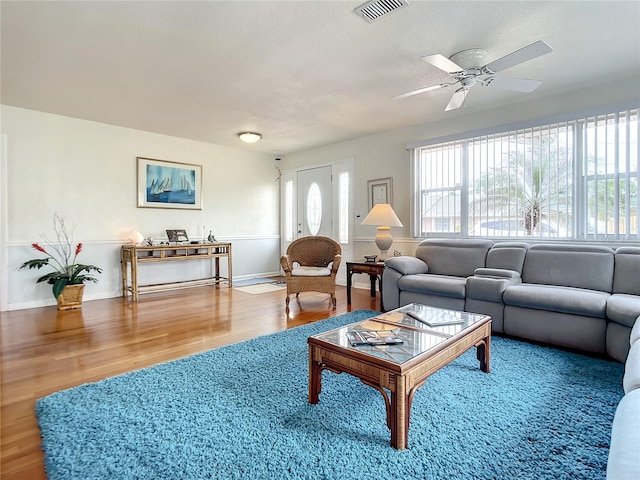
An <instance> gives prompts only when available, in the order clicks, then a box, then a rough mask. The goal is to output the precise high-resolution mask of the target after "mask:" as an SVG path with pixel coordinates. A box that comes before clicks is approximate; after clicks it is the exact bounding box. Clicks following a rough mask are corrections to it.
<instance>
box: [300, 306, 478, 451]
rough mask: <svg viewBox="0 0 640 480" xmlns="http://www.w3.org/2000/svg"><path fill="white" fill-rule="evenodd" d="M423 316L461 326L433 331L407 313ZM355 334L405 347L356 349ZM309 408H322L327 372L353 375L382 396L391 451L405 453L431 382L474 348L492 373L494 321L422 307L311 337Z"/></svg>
mask: <svg viewBox="0 0 640 480" xmlns="http://www.w3.org/2000/svg"><path fill="white" fill-rule="evenodd" d="M409 311H413V312H416V313H419V314H420V316H422V318H426V319H427V320H429V321H430V322H431V323H433V322H436V321H441V322H447V321H450V322H458V323H455V324H449V325H443V326H433V327H430V326H428V325H426V324H424V323H422V322H420V321H418V320H416V319H414V318H412V317H410V316H408V315H407V314H406V313H407V312H409ZM350 331H378V332H383V333H381V335H385V333H384V332H392V333H393V334H394V335H395V336H397V337H400V339H402V340H403V342H404V343H402V344H398V345H385V346H369V345H363V346H355V347H354V346H351V344H350V343H349V340H348V339H347V332H350ZM308 343H309V403H312V404H317V403H318V402H319V395H320V392H321V390H322V371H323V370H329V371H331V372H334V373H343V372H345V373H349V374H351V375H353V376H355V377H357V378H359V379H360V381H362V383H364V384H365V385H369V386H371V387H373V388H375V389H376V390H378V391H379V392H380V393H381V394H382V396H383V398H384V402H385V406H386V411H387V426H388V427H389V429H390V430H391V446H393V447H395V448H397V449H399V450H402V449H405V448H407V445H408V439H409V416H410V413H411V402H412V400H413V396H414V394H415V393H416V391H417V390H418V388H420V387H421V386H422V385H424V383H425V382H426V380H427V378H428V377H429V376H430V375H432V374H433V373H435V372H436V371H438V370H439V369H440V368H442V367H444V366H445V365H447V364H449V363H450V362H451V361H453V360H454V359H456V358H457V357H459V356H460V355H462V354H463V353H464V352H466V351H467V350H469V349H470V348H472V347H476V348H477V358H478V360H479V361H480V369H481V370H482V371H483V372H486V373H489V371H490V350H491V317H489V316H487V315H479V314H474V313H467V312H458V311H455V310H446V309H441V308H435V307H428V306H424V305H418V304H410V305H406V306H404V307H401V308H398V309H396V310H392V311H390V312H387V313H384V314H380V315H378V316H376V317H373V318H370V319H368V320H365V321H362V322H357V323H352V324H350V325H345V326H344V327H340V328H336V329H334V330H330V331H328V332H324V333H320V334H318V335H314V336H312V337H309V339H308Z"/></svg>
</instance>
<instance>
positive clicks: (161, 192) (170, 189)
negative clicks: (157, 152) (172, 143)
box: [136, 157, 202, 210]
mask: <svg viewBox="0 0 640 480" xmlns="http://www.w3.org/2000/svg"><path fill="white" fill-rule="evenodd" d="M136 160H137V172H138V179H137V186H138V191H137V194H138V208H180V209H186V210H202V165H194V164H190V163H180V162H172V161H169V160H158V159H155V158H145V157H136Z"/></svg>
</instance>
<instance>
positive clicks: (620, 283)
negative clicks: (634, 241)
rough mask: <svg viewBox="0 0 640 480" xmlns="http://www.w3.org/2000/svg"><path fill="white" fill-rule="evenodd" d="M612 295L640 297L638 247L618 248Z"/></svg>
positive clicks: (639, 256) (639, 249) (639, 258)
mask: <svg viewBox="0 0 640 480" xmlns="http://www.w3.org/2000/svg"><path fill="white" fill-rule="evenodd" d="M615 265H616V269H615V274H614V277H613V293H628V294H630V295H640V281H639V280H638V279H639V278H640V247H620V248H618V249H617V250H616V256H615Z"/></svg>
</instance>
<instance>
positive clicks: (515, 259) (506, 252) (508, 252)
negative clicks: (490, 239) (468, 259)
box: [486, 242, 529, 274]
mask: <svg viewBox="0 0 640 480" xmlns="http://www.w3.org/2000/svg"><path fill="white" fill-rule="evenodd" d="M528 248H529V245H528V244H526V243H519V242H500V243H496V244H495V245H494V246H493V247H491V250H489V253H487V262H486V265H487V267H488V268H500V269H503V270H514V271H516V272H518V273H519V274H522V265H524V258H525V255H526V254H527V249H528Z"/></svg>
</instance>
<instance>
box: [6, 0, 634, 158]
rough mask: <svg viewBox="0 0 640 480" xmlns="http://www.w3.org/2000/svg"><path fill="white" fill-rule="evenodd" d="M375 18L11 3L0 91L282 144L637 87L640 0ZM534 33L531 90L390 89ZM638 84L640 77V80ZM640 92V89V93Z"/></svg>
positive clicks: (415, 83) (322, 11) (51, 107)
mask: <svg viewBox="0 0 640 480" xmlns="http://www.w3.org/2000/svg"><path fill="white" fill-rule="evenodd" d="M408 1H409V5H408V6H407V7H405V8H402V9H400V10H398V11H396V12H392V13H390V14H388V15H386V16H385V17H383V18H381V19H380V20H377V21H375V22H374V23H371V24H369V23H366V22H365V21H364V20H363V19H362V18H360V17H358V16H357V15H356V14H355V13H353V10H354V9H355V8H356V7H357V6H359V5H360V4H362V3H364V2H351V1H196V2H191V1H190V2H186V1H173V2H166V1H162V2H156V1H135V2H133V1H131V2H123V1H108V2H96V1H78V2H73V1H66V2H57V1H45V2H21V1H18V2H16V1H11V2H6V1H2V4H1V12H0V13H1V17H2V18H1V21H2V24H1V29H2V30H1V35H2V36H1V40H2V57H1V61H2V65H1V67H2V70H1V74H2V90H1V100H2V103H3V104H6V105H13V106H18V107H23V108H28V109H34V110H39V111H44V112H51V113H56V114H61V115H67V116H71V117H77V118H82V119H87V120H94V121H97V122H103V123H108V124H113V125H120V126H124V127H130V128H135V129H140V130H146V131H151V132H157V133H162V134H166V135H174V136H178V137H183V138H189V139H194V140H201V141H204V142H210V143H215V144H220V145H228V146H235V147H238V146H240V145H241V144H240V142H239V140H238V139H237V137H236V134H237V133H238V132H240V131H243V130H254V131H258V132H261V133H262V134H263V136H264V138H263V140H262V141H261V142H259V143H257V144H254V145H250V146H246V147H244V148H248V149H253V150H255V151H259V152H265V153H274V154H285V153H288V152H294V151H299V150H303V149H307V148H312V147H316V146H319V145H325V144H330V143H335V142H338V141H342V140H347V139H350V138H354V137H360V136H364V135H367V134H372V133H376V132H380V131H384V130H389V129H393V128H397V127H403V126H409V125H417V124H422V123H427V122H432V121H437V120H438V119H441V118H447V117H449V118H450V117H452V116H463V115H466V114H468V113H470V112H477V111H482V110H484V109H492V108H495V107H498V106H501V105H508V104H513V103H515V102H519V101H522V100H523V99H524V98H523V96H526V98H527V100H530V99H532V98H536V97H538V96H540V97H543V96H548V95H552V94H558V93H560V92H563V91H568V90H571V89H573V88H574V87H575V86H585V85H589V84H597V83H601V82H604V81H612V82H615V81H617V79H627V81H628V79H629V78H631V79H632V80H634V79H636V78H637V79H638V83H639V85H640V33H639V32H640V29H639V27H638V25H639V24H640V2H638V1H635V0H634V1H602V2H600V1H581V2H578V1H554V2H544V1H527V2H523V1H486V2H485V1H472V2H469V1H435V2H434V1H416V0H408ZM536 40H544V41H546V42H547V43H548V44H550V45H551V46H552V47H553V48H554V52H553V53H551V54H548V55H545V56H543V57H540V58H537V59H535V60H532V61H530V62H527V63H524V64H522V65H519V66H516V67H514V68H512V69H510V70H507V71H505V72H504V75H508V76H515V77H522V78H534V79H540V80H544V83H543V85H542V86H541V87H540V88H538V90H536V91H535V92H534V93H530V94H523V93H515V92H508V91H502V90H498V89H489V88H484V87H482V86H481V85H476V86H475V87H474V88H473V89H472V90H471V92H470V93H469V95H468V96H467V100H466V105H465V107H464V108H462V109H459V110H455V111H452V112H446V113H445V112H444V108H445V106H446V104H447V102H448V101H449V98H450V96H451V95H452V93H453V89H452V88H448V89H442V90H437V91H433V92H429V93H425V94H422V95H418V96H413V97H409V98H405V99H401V100H394V99H392V98H391V97H393V96H394V95H397V94H400V93H404V92H407V91H409V90H413V89H417V88H420V87H424V86H428V85H431V84H435V83H441V82H443V81H447V80H448V76H447V75H446V74H444V73H443V72H441V71H440V70H438V69H436V68H435V67H433V66H431V65H429V64H427V63H425V62H423V61H422V60H420V57H422V56H425V55H429V54H433V53H441V54H443V55H445V56H450V55H452V54H453V53H456V52H458V51H460V50H464V49H468V48H483V49H485V50H488V52H489V61H491V60H494V59H497V58H499V57H501V56H503V55H506V54H507V53H510V52H512V51H514V50H516V49H518V48H520V47H523V46H525V45H528V44H530V43H532V42H534V41H536ZM639 92H640V87H639ZM639 98H640V93H639Z"/></svg>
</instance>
